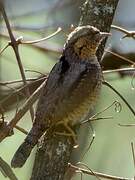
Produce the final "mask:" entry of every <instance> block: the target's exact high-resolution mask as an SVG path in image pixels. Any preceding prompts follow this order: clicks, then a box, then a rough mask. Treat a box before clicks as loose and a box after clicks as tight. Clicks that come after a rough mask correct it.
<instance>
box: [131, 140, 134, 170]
mask: <svg viewBox="0 0 135 180" xmlns="http://www.w3.org/2000/svg"><path fill="white" fill-rule="evenodd" d="M131 149H132V155H133V162H134V168H135V148H134V143H133V142H131Z"/></svg>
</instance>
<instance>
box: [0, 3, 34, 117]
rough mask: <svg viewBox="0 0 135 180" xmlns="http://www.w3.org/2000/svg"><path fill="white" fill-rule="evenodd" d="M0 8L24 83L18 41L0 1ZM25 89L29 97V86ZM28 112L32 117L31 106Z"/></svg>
mask: <svg viewBox="0 0 135 180" xmlns="http://www.w3.org/2000/svg"><path fill="white" fill-rule="evenodd" d="M0 8H1V12H2V15H3V18H4V20H5V23H6V26H7V30H8V33H9V36H10V39H11V43H10V45H11V46H12V48H13V50H14V53H15V56H16V60H17V63H18V66H19V69H20V73H21V76H22V79H23V83H24V85H26V84H27V81H26V77H25V73H24V69H23V66H22V63H21V58H20V55H19V50H18V43H17V41H16V39H15V38H14V35H13V33H12V30H11V27H10V24H9V21H8V17H7V15H6V12H5V9H4V7H3V4H2V2H1V3H0ZM25 91H26V96H27V98H29V96H30V91H29V88H28V87H26V88H25ZM30 114H31V118H32V119H33V118H34V110H33V108H32V107H30Z"/></svg>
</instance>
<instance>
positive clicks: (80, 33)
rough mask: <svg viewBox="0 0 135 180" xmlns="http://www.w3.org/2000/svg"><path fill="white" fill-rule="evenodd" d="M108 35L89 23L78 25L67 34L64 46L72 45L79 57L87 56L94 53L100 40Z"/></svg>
mask: <svg viewBox="0 0 135 180" xmlns="http://www.w3.org/2000/svg"><path fill="white" fill-rule="evenodd" d="M109 35H110V33H106V32H100V31H99V30H98V29H97V28H95V27H93V26H90V25H87V26H80V27H77V28H76V29H75V30H74V31H73V32H71V33H70V34H69V36H68V39H67V42H66V46H72V47H73V48H74V51H75V53H76V54H77V55H78V56H79V57H81V58H83V59H84V58H88V57H90V56H93V55H95V53H96V50H97V48H98V46H99V44H100V42H101V41H102V40H103V39H104V38H106V37H108V36H109Z"/></svg>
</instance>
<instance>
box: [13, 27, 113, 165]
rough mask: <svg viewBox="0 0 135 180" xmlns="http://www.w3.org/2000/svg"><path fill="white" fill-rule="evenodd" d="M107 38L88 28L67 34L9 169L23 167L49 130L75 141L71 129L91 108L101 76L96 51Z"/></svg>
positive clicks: (93, 104)
mask: <svg viewBox="0 0 135 180" xmlns="http://www.w3.org/2000/svg"><path fill="white" fill-rule="evenodd" d="M109 35H110V33H107V32H101V31H100V30H99V29H97V28H96V27H93V26H90V25H86V26H78V27H76V28H75V29H74V30H73V31H72V32H71V33H70V34H69V35H68V37H67V40H66V43H65V45H64V48H63V51H62V55H61V56H60V58H59V61H58V62H57V63H56V64H55V65H54V67H53V68H52V70H51V72H50V73H49V76H48V79H47V82H46V84H45V86H44V87H43V89H42V92H41V95H40V97H39V101H38V103H37V108H36V113H35V117H34V122H33V126H32V128H31V130H30V132H29V133H28V135H27V136H26V138H25V139H24V142H23V143H22V144H21V145H20V147H19V148H18V149H17V151H16V153H15V154H14V156H13V158H12V160H11V166H12V167H13V168H16V167H22V166H23V165H24V164H25V162H26V160H27V158H28V157H29V155H30V153H31V151H32V149H33V147H34V146H35V145H36V144H37V143H38V140H39V139H40V137H41V136H42V135H43V134H44V133H45V132H46V131H49V129H50V128H51V127H57V126H63V129H65V130H64V133H65V135H66V134H69V135H71V137H73V140H75V132H74V130H73V126H75V125H76V124H78V123H79V122H81V121H82V120H83V119H85V118H86V117H87V115H88V113H89V112H90V111H91V110H92V109H93V108H94V107H95V105H96V101H97V99H98V97H99V94H100V91H101V87H102V79H103V75H102V68H101V65H100V63H99V61H98V60H97V57H96V51H97V49H98V47H99V44H100V43H101V41H102V40H103V39H104V38H106V37H108V36H109ZM65 131H66V132H65ZM64 133H61V132H58V134H62V135H64Z"/></svg>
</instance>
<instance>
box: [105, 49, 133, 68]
mask: <svg viewBox="0 0 135 180" xmlns="http://www.w3.org/2000/svg"><path fill="white" fill-rule="evenodd" d="M105 52H107V53H110V54H112V55H114V56H116V57H118V58H120V59H122V60H123V61H126V62H129V63H130V64H132V65H134V64H135V62H134V61H132V60H130V59H128V58H125V57H123V56H121V55H119V54H118V53H116V52H112V51H110V50H108V49H105Z"/></svg>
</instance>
